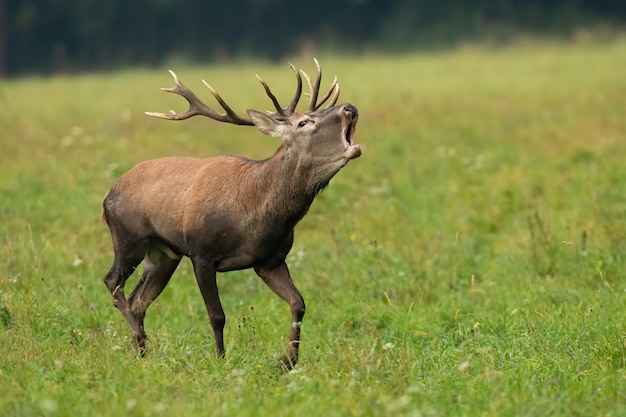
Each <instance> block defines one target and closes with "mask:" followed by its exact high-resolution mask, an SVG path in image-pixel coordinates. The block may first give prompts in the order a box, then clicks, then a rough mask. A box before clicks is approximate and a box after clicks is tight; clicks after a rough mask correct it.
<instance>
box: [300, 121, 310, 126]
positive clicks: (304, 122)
mask: <svg viewBox="0 0 626 417" xmlns="http://www.w3.org/2000/svg"><path fill="white" fill-rule="evenodd" d="M306 122H308V120H300V121H299V122H298V127H304V126H305V125H306Z"/></svg>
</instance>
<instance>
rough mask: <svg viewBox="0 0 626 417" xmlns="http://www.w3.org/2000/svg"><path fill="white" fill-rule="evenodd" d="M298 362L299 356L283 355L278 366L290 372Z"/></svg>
mask: <svg viewBox="0 0 626 417" xmlns="http://www.w3.org/2000/svg"><path fill="white" fill-rule="evenodd" d="M296 363H298V357H297V356H296V357H289V356H287V355H283V356H281V357H280V359H279V360H278V368H279V369H281V370H282V371H284V372H289V371H291V370H292V369H293V368H294V366H296Z"/></svg>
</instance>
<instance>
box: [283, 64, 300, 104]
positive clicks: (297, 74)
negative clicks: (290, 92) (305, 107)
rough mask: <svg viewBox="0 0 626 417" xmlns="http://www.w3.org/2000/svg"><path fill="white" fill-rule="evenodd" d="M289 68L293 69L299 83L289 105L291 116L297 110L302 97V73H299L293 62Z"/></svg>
mask: <svg viewBox="0 0 626 417" xmlns="http://www.w3.org/2000/svg"><path fill="white" fill-rule="evenodd" d="M289 66H290V67H291V69H292V71H293V72H294V74H296V80H297V83H298V85H297V86H296V93H295V94H294V96H293V99H292V100H291V103H289V105H288V106H287V109H286V110H287V111H288V112H289V114H293V112H294V111H295V110H296V106H297V105H298V101H300V97H301V96H302V77H301V76H300V73H299V72H298V70H297V69H296V67H294V66H293V64H292V63H291V62H290V63H289Z"/></svg>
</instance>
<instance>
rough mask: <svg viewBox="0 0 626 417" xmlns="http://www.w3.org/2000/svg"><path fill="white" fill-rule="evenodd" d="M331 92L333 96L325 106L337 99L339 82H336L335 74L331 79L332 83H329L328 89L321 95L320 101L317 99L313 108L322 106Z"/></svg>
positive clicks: (333, 103) (332, 103) (332, 104)
mask: <svg viewBox="0 0 626 417" xmlns="http://www.w3.org/2000/svg"><path fill="white" fill-rule="evenodd" d="M333 93H334V94H333ZM331 94H333V98H332V100H331V101H330V103H328V105H327V106H326V108H329V107H332V106H334V105H335V103H336V102H337V99H338V98H339V84H338V83H337V77H336V76H335V79H334V80H333V83H332V84H331V85H330V88H329V89H328V91H327V92H326V94H324V97H322V98H321V99H320V101H318V102H317V104H316V105H315V108H317V109H319V108H320V107H322V105H323V104H324V103H326V101H327V100H328V98H329V97H330V95H331Z"/></svg>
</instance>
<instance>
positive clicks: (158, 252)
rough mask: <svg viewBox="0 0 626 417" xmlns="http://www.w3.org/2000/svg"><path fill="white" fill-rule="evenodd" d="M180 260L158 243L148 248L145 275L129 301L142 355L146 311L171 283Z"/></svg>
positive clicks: (136, 341) (133, 326) (144, 343)
mask: <svg viewBox="0 0 626 417" xmlns="http://www.w3.org/2000/svg"><path fill="white" fill-rule="evenodd" d="M180 259H181V256H180V255H177V254H175V253H174V252H173V251H172V250H171V249H170V248H169V247H167V246H165V245H163V244H162V243H160V242H158V241H151V242H150V244H149V246H148V251H147V252H146V255H145V258H144V269H143V274H142V275H141V279H140V280H139V282H138V283H137V285H136V286H135V289H134V290H133V292H132V293H131V294H130V297H129V300H128V305H129V310H130V311H129V316H130V317H131V320H130V325H131V328H132V330H133V339H134V342H135V345H136V346H137V347H139V349H141V350H142V353H143V352H144V349H145V347H146V332H145V330H144V326H143V321H144V318H145V316H146V310H147V309H148V306H150V304H152V302H153V301H154V300H156V298H157V297H158V296H159V295H160V294H161V292H162V291H163V289H164V288H165V286H166V285H167V283H168V282H169V281H170V278H171V277H172V274H173V273H174V271H175V270H176V268H177V267H178V264H179V263H180Z"/></svg>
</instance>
